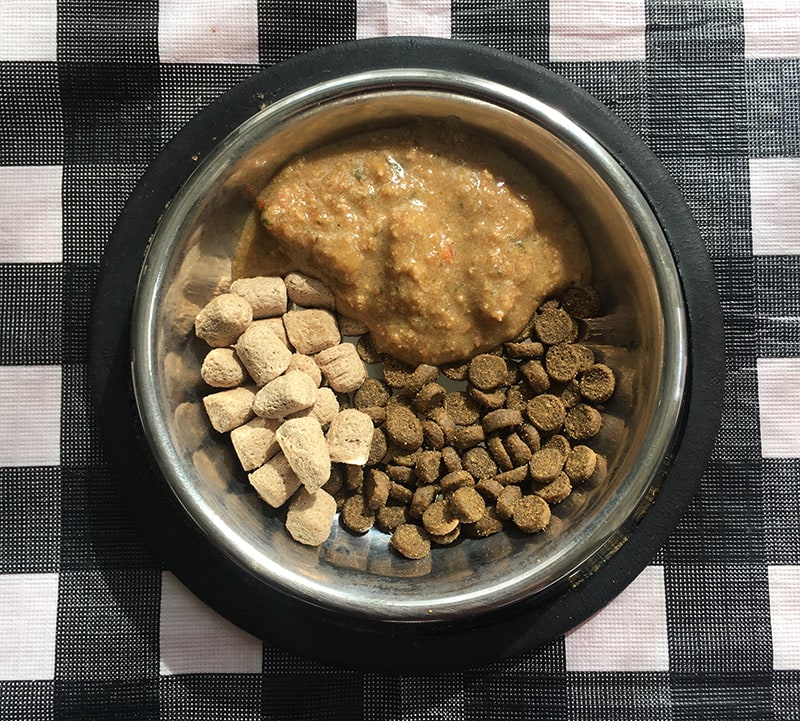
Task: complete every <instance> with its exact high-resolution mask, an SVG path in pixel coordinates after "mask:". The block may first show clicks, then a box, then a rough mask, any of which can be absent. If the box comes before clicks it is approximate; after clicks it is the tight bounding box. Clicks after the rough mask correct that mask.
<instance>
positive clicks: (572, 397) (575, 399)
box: [558, 379, 583, 410]
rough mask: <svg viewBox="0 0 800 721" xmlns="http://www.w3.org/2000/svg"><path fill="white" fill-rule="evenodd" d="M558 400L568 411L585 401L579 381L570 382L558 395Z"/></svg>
mask: <svg viewBox="0 0 800 721" xmlns="http://www.w3.org/2000/svg"><path fill="white" fill-rule="evenodd" d="M558 398H559V400H560V401H561V402H562V403H563V404H564V408H566V409H567V410H569V409H570V408H574V407H575V406H577V405H578V403H580V402H581V401H582V400H583V397H582V396H581V390H580V387H579V386H578V381H576V380H575V379H572V380H571V381H568V382H567V383H566V384H565V385H564V387H563V388H562V389H561V393H559V394H558Z"/></svg>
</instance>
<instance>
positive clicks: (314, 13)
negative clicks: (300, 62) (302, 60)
mask: <svg viewBox="0 0 800 721" xmlns="http://www.w3.org/2000/svg"><path fill="white" fill-rule="evenodd" d="M356 5H357V3H356V1H355V0H341V2H336V3H327V2H321V1H320V0H299V2H295V1H294V0H271V1H269V2H268V1H267V0H258V46H259V61H260V62H261V63H263V64H266V65H271V64H273V63H279V62H280V61H281V60H286V59H287V58H290V57H293V56H294V55H298V54H300V53H303V52H306V51H308V50H312V49H314V48H317V47H321V46H324V45H332V44H334V43H339V42H344V41H347V40H355V38H356Z"/></svg>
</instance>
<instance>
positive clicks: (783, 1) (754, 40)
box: [742, 0, 800, 58]
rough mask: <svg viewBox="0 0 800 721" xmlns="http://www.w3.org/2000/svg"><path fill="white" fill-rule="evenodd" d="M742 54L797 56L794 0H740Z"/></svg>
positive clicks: (799, 8) (798, 21) (799, 25)
mask: <svg viewBox="0 0 800 721" xmlns="http://www.w3.org/2000/svg"><path fill="white" fill-rule="evenodd" d="M742 9H743V11H744V55H745V57H746V58H785V57H790V58H791V57H794V58H796V57H800V5H799V4H798V3H797V0H769V1H767V0H742Z"/></svg>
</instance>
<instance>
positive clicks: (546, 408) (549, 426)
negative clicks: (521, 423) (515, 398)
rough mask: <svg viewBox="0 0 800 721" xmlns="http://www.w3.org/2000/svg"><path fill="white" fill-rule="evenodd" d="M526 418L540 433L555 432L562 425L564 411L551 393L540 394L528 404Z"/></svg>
mask: <svg viewBox="0 0 800 721" xmlns="http://www.w3.org/2000/svg"><path fill="white" fill-rule="evenodd" d="M527 414H528V418H529V419H530V421H531V423H533V425H534V426H536V428H538V429H539V430H540V431H545V432H552V431H557V430H558V429H560V428H561V426H562V425H563V424H564V417H565V415H566V409H565V408H564V404H563V403H562V402H561V400H560V399H559V398H558V397H557V396H554V395H553V394H552V393H542V394H541V395H538V396H536V398H533V399H532V400H530V401H529V402H528V409H527Z"/></svg>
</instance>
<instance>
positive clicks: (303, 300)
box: [286, 272, 336, 310]
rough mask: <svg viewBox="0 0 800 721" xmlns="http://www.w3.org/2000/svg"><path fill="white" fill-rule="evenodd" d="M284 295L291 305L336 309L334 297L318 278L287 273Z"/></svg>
mask: <svg viewBox="0 0 800 721" xmlns="http://www.w3.org/2000/svg"><path fill="white" fill-rule="evenodd" d="M286 293H287V295H288V296H289V300H291V301H292V303H297V305H300V306H302V307H303V308H327V309H328V310H334V309H335V308H336V296H334V294H333V291H332V290H331V289H330V288H328V286H327V285H325V283H323V282H322V281H321V280H319V278H312V277H311V276H310V275H304V274H303V273H297V272H294V273H288V274H287V275H286Z"/></svg>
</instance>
